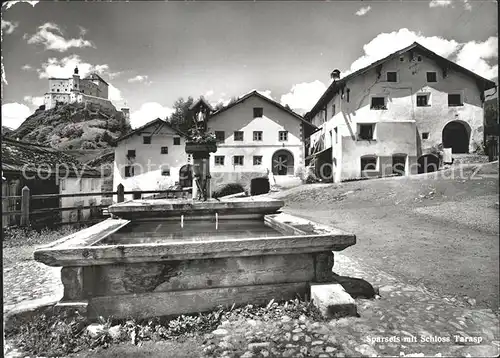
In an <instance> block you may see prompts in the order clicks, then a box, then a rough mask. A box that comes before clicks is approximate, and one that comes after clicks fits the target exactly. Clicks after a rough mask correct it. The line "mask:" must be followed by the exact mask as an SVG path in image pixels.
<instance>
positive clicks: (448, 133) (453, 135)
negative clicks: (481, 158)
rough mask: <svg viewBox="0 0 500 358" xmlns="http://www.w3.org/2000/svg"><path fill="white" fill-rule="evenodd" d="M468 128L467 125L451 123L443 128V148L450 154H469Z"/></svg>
mask: <svg viewBox="0 0 500 358" xmlns="http://www.w3.org/2000/svg"><path fill="white" fill-rule="evenodd" d="M469 136H470V127H469V125H468V124H467V123H464V122H460V121H452V122H450V123H448V124H447V125H445V126H444V128H443V148H451V152H452V153H469Z"/></svg>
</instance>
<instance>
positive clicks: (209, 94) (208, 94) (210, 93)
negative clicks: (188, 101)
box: [204, 90, 215, 98]
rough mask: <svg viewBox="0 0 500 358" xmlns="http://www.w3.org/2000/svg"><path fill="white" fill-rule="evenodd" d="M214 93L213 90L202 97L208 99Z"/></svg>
mask: <svg viewBox="0 0 500 358" xmlns="http://www.w3.org/2000/svg"><path fill="white" fill-rule="evenodd" d="M214 93H215V92H214V90H208V91H207V92H206V93H205V96H204V97H206V98H208V97H210V96H213V94H214Z"/></svg>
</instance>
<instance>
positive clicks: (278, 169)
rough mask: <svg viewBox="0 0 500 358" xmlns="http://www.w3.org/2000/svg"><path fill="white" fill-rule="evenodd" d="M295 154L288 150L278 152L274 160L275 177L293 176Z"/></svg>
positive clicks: (273, 170)
mask: <svg viewBox="0 0 500 358" xmlns="http://www.w3.org/2000/svg"><path fill="white" fill-rule="evenodd" d="M293 164H294V163H293V154H292V153H290V152H289V151H288V150H285V149H280V150H278V151H276V152H275V153H274V155H273V159H272V172H273V174H274V175H293V173H294V171H293V170H294V166H293Z"/></svg>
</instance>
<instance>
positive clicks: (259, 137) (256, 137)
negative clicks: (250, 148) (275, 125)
mask: <svg viewBox="0 0 500 358" xmlns="http://www.w3.org/2000/svg"><path fill="white" fill-rule="evenodd" d="M253 140H256V141H260V140H262V131H254V132H253Z"/></svg>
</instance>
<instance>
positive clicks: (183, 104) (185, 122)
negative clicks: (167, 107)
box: [168, 96, 194, 133]
mask: <svg viewBox="0 0 500 358" xmlns="http://www.w3.org/2000/svg"><path fill="white" fill-rule="evenodd" d="M193 102H194V100H193V97H191V96H189V97H188V99H187V100H184V98H182V97H181V98H179V99H178V100H177V101H175V103H174V106H173V107H174V113H172V115H171V116H170V118H169V119H168V120H169V122H170V123H171V124H172V125H173V126H174V127H176V128H179V130H181V131H183V132H185V133H186V132H187V131H188V130H189V129H191V127H192V126H193V114H192V113H191V111H190V110H189V107H191V105H192V104H193Z"/></svg>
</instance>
